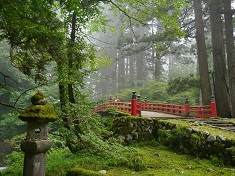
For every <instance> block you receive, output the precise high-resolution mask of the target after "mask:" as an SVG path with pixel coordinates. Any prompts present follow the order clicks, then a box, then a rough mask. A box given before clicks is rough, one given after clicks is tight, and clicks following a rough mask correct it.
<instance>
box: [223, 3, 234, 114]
mask: <svg viewBox="0 0 235 176" xmlns="http://www.w3.org/2000/svg"><path fill="white" fill-rule="evenodd" d="M223 5H224V11H225V14H224V16H225V34H226V50H227V63H228V77H229V90H230V101H231V112H232V117H233V118H234V117H235V54H234V39H233V21H232V20H233V17H232V9H231V0H223Z"/></svg>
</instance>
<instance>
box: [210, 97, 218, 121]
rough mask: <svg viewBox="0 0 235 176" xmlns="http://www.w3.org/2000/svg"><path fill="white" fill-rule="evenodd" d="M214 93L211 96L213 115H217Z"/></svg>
mask: <svg viewBox="0 0 235 176" xmlns="http://www.w3.org/2000/svg"><path fill="white" fill-rule="evenodd" d="M214 100H215V98H214V95H212V96H211V115H212V117H216V116H217V110H216V103H215V101H214Z"/></svg>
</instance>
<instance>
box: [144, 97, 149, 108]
mask: <svg viewBox="0 0 235 176" xmlns="http://www.w3.org/2000/svg"><path fill="white" fill-rule="evenodd" d="M147 104H148V102H147V97H144V107H143V110H146V106H147Z"/></svg>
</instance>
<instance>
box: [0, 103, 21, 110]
mask: <svg viewBox="0 0 235 176" xmlns="http://www.w3.org/2000/svg"><path fill="white" fill-rule="evenodd" d="M0 104H1V105H3V106H7V107H10V108H14V109H16V110H19V109H20V110H24V109H23V108H21V107H16V106H14V105H10V104H7V103H4V102H1V101H0Z"/></svg>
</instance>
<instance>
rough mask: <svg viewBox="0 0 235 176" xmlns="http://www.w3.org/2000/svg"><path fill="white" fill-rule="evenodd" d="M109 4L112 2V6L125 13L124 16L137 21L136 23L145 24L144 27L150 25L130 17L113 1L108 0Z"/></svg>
mask: <svg viewBox="0 0 235 176" xmlns="http://www.w3.org/2000/svg"><path fill="white" fill-rule="evenodd" d="M107 2H110V3H111V4H112V5H114V6H115V7H116V8H117V9H118V10H119V11H121V12H122V13H124V15H125V16H127V17H128V18H129V19H133V20H135V21H137V22H139V23H140V24H143V25H148V24H147V23H144V22H142V21H140V20H138V19H137V18H135V17H132V16H130V15H128V14H127V12H126V11H125V10H123V9H121V8H120V7H119V6H118V5H117V4H116V3H114V2H113V1H112V0H108V1H107Z"/></svg>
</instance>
